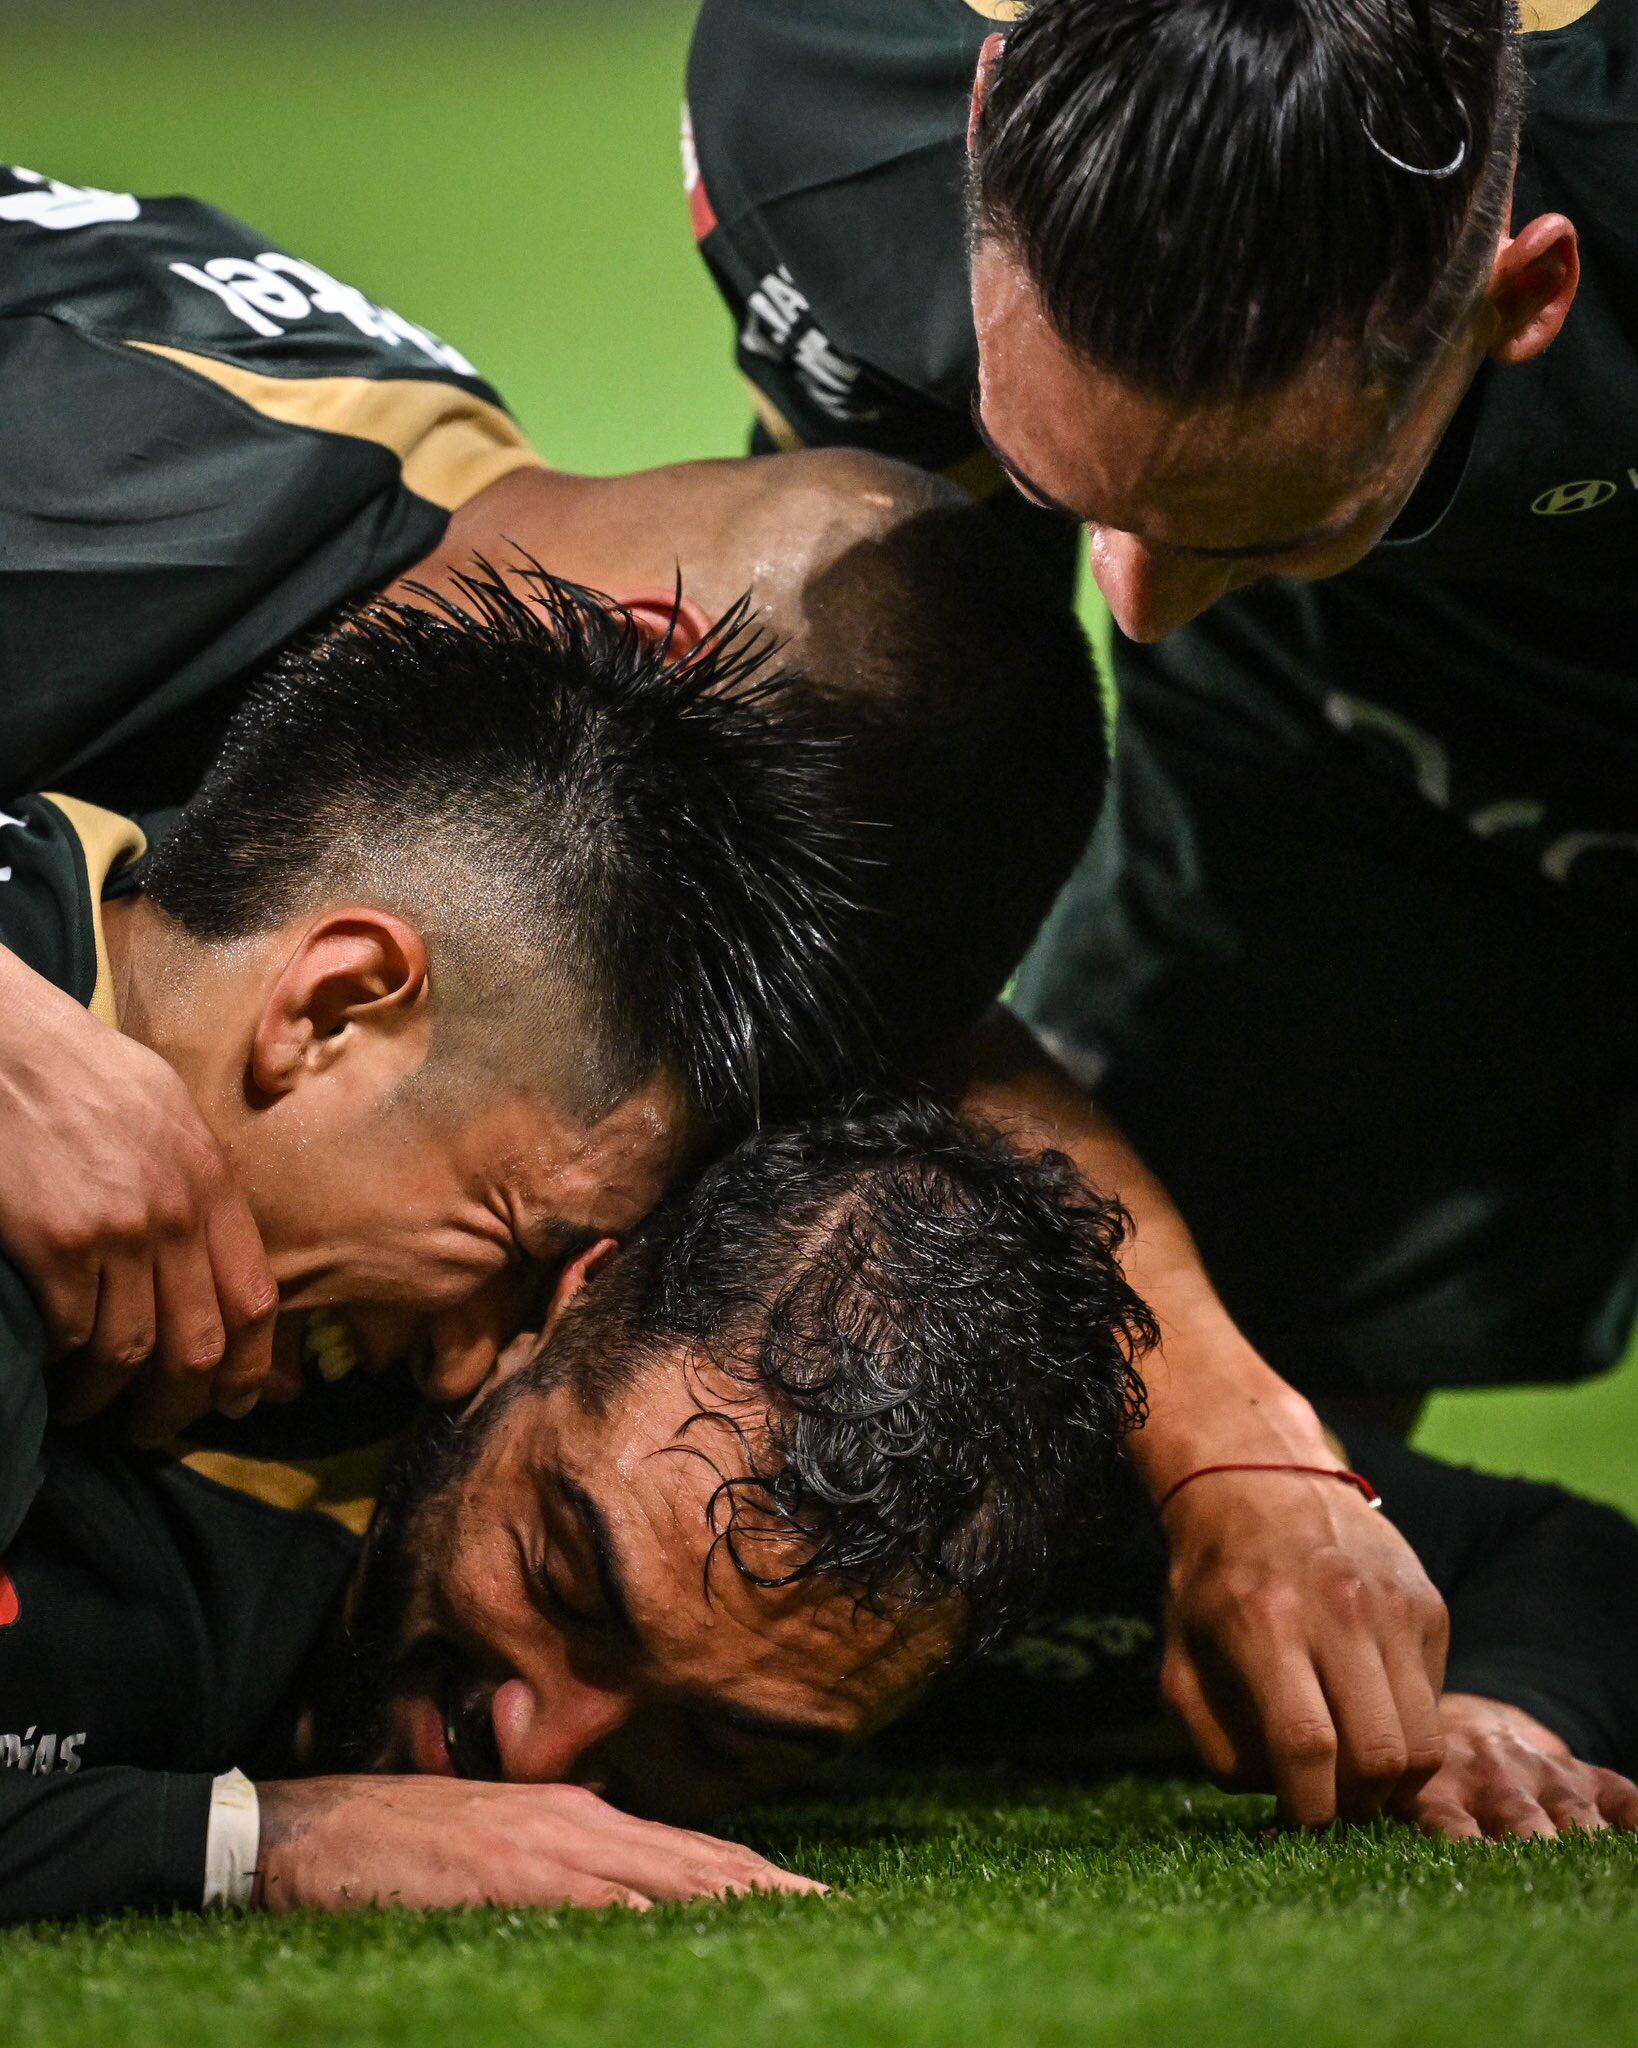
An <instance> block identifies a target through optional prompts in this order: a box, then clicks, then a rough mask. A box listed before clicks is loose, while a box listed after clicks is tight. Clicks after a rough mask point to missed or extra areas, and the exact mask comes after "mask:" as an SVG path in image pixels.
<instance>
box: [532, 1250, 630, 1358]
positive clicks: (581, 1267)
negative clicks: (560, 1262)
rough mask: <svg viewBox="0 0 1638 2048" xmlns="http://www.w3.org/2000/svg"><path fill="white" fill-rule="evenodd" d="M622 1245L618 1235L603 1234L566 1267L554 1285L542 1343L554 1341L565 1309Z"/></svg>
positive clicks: (543, 1326) (542, 1329)
mask: <svg viewBox="0 0 1638 2048" xmlns="http://www.w3.org/2000/svg"><path fill="white" fill-rule="evenodd" d="M619 1249H620V1246H619V1244H618V1243H617V1242H616V1240H615V1239H614V1238H612V1237H600V1238H599V1239H598V1240H597V1242H596V1243H595V1244H592V1245H588V1246H587V1247H586V1249H585V1250H584V1251H583V1252H580V1253H578V1254H577V1255H576V1256H575V1257H574V1258H572V1259H570V1261H569V1262H568V1264H567V1265H566V1266H564V1267H563V1269H562V1271H561V1272H560V1273H559V1274H558V1276H557V1280H556V1282H555V1284H554V1285H553V1288H552V1298H551V1302H550V1304H549V1305H548V1307H547V1310H546V1321H545V1323H544V1324H543V1325H542V1327H541V1332H540V1341H541V1343H542V1344H550V1343H551V1341H552V1339H553V1337H554V1336H556V1334H557V1326H558V1324H559V1323H561V1322H562V1320H563V1316H564V1312H565V1311H566V1310H567V1308H568V1306H569V1304H570V1302H572V1301H573V1300H574V1298H575V1296H576V1295H577V1294H578V1293H579V1292H580V1290H581V1288H582V1287H584V1286H585V1284H586V1282H587V1281H588V1280H589V1279H590V1278H591V1276H592V1275H593V1274H594V1273H595V1272H596V1271H597V1269H598V1267H599V1266H602V1265H604V1264H606V1263H607V1261H608V1260H610V1259H612V1258H613V1256H614V1254H615V1253H616V1252H617V1251H618V1250H619Z"/></svg>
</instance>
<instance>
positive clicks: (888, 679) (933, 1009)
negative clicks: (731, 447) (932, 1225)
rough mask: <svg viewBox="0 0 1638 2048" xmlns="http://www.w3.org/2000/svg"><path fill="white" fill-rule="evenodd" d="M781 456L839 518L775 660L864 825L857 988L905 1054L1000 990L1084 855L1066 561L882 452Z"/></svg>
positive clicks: (1091, 750)
mask: <svg viewBox="0 0 1638 2048" xmlns="http://www.w3.org/2000/svg"><path fill="white" fill-rule="evenodd" d="M786 461H787V462H788V463H789V464H791V465H792V466H793V467H792V469H791V470H790V471H788V472H787V474H788V475H790V476H792V477H794V478H795V479H798V480H799V481H797V482H794V483H792V484H791V485H789V486H788V488H791V489H796V490H803V491H813V492H815V493H816V494H817V495H818V497H819V498H820V499H821V500H822V501H824V502H825V503H827V504H828V505H829V506H830V508H831V511H832V515H833V516H832V518H831V520H830V521H829V522H828V523H827V521H826V519H825V517H824V516H823V514H820V513H816V514H815V515H813V517H812V521H811V525H812V529H813V534H814V536H816V542H814V543H810V545H809V547H808V549H807V552H806V556H805V559H804V563H803V568H802V573H801V578H800V588H799V589H798V590H797V591H796V592H794V593H793V594H792V595H791V597H790V598H789V599H788V600H787V604H786V609H788V611H789V614H790V621H789V628H788V631H789V638H788V642H787V645H788V652H789V658H790V660H791V662H792V663H793V666H794V667H795V668H796V670H797V671H798V673H799V675H800V678H801V687H802V689H803V691H804V693H805V695H806V697H807V700H808V701H809V703H810V704H811V705H812V707H813V708H814V710H815V711H816V712H817V714H818V716H819V718H820V720H821V722H822V723H823V724H824V726H825V728H826V729H827V730H828V731H830V732H831V733H832V734H833V735H834V736H835V738H836V739H837V741H838V743H839V745H840V746H841V747H842V749H843V762H844V771H845V776H846V781H847V785H848V796H849V808H850V813H851V815H852V816H853V817H854V818H856V819H858V820H861V821H863V824H864V828H865V829H864V831H863V832H862V834H861V852H862V855H863V859H864V863H865V864H864V867H863V870H862V874H861V881H860V887H861V889H862V892H863V896H864V900H865V904H866V906H867V910H868V915H867V917H866V920H865V926H864V930H863V933H862V936H861V940H860V951H861V958H862V959H863V960H864V962H865V976H866V981H867V986H868V988H869V990H870V995H871V998H872V1001H873V1002H874V1003H875V1005H876V1006H877V1009H878V1011H879V1013H880V1014H881V1016H882V1017H883V1019H884V1022H885V1024H886V1026H887V1027H888V1032H889V1036H890V1039H891V1041H892V1042H893V1044H894V1045H895V1047H896V1049H897V1050H898V1051H899V1052H900V1053H901V1054H904V1055H915V1054H919V1053H921V1052H924V1051H926V1050H928V1049H930V1048H934V1047H936V1046H937V1045H938V1044H939V1043H940V1042H941V1041H943V1040H945V1039H947V1038H948V1037H950V1036H951V1035H952V1034H953V1033H955V1032H956V1031H958V1030H960V1029H961V1028H963V1027H964V1026H965V1025H967V1024H969V1023H971V1022H972V1021H973V1019H974V1018H975V1017H977V1016H978V1015H979V1014H980V1013H981V1012H982V1011H983V1010H984V1008H985V1007H986V1006H987V1005H988V1004H989V1003H990V1002H992V1001H993V1000H994V999H995V997H996V996H998V995H999V994H1000V992H1001V989H1002V987H1003V986H1004V984H1005V983H1006V981H1007V979H1008V977H1009V976H1010V975H1011V973H1012V971H1013V969H1014V968H1015V967H1016V966H1017V965H1018V962H1019V961H1020V960H1021V959H1022V957H1023V955H1024V953H1025V951H1026V950H1027V948H1028V946H1029V943H1030V940H1031V939H1032V938H1033V937H1034V935H1035V932H1036V930H1037V929H1038V927H1039V926H1040V924H1041V921H1042V919H1043V918H1044V917H1045V916H1046V913H1047V911H1048V909H1050V907H1051V905H1052V901H1053V898H1054V897H1055V896H1056V895H1057V893H1058V890H1059V888H1060V887H1061V886H1062V884H1063V882H1064V881H1065V879H1066V878H1067V876H1068V874H1069V871H1070V869H1071V868H1072V867H1073V865H1074V863H1075V861H1076V860H1077V859H1078V858H1079V856H1080V854H1081V852H1082V850H1083V849H1084V847H1085V845H1086V841H1087V838H1088V836H1089V835H1090V833H1091V830H1092V826H1093V823H1094V821H1095V819H1096V817H1097V814H1098V809H1099V805H1100V803H1101V800H1102V793H1103V789H1104V784H1105V780H1106V777H1107V771H1108V752H1107V742H1106V734H1105V724H1104V712H1103V704H1102V700H1101V697H1100V695H1099V690H1098V683H1097V676H1096V673H1095V671H1094V668H1093V664H1092V657H1091V654H1090V652H1089V650H1088V647H1087V643H1086V638H1085V635H1084V633H1083V632H1082V630H1081V628H1080V625H1079V623H1078V621H1077V619H1076V616H1075V612H1074V606H1073V575H1072V572H1070V571H1069V570H1068V567H1067V563H1057V564H1055V565H1054V566H1055V567H1057V568H1058V569H1059V570H1060V571H1061V573H1059V574H1057V575H1056V576H1054V575H1053V574H1051V573H1049V572H1048V571H1047V570H1046V569H1044V568H1043V566H1042V565H1041V564H1039V563H1037V562H1034V561H1032V560H1031V559H1030V557H1029V556H1028V555H1027V554H1025V553H1024V552H1023V550H1022V549H1020V548H1019V547H1018V546H1017V544H1016V542H1015V541H1014V540H1013V539H1012V537H1011V536H1010V535H1009V534H1008V533H1007V532H1006V531H1005V529H1004V528H1003V526H1002V524H1001V522H1000V521H998V520H997V519H996V518H995V516H994V514H993V513H992V512H991V511H989V510H987V509H986V508H985V507H984V506H982V505H979V504H975V503H974V501H973V500H972V499H971V498H969V497H968V496H967V494H966V493H965V492H963V491H960V490H958V489H956V487H955V486H954V485H952V484H948V483H945V482H942V481H940V480H939V479H937V478H935V477H929V476H926V475H924V474H922V473H921V472H919V471H915V470H911V469H908V468H906V467H905V466H904V465H902V464H900V463H896V462H888V461H885V460H883V459H882V458H880V457H876V456H867V455H861V454H853V453H846V454H844V453H841V452H835V453H827V454H825V455H824V456H813V457H809V456H797V457H790V458H786ZM768 470H769V474H770V476H777V475H778V474H779V464H778V460H777V459H773V458H770V459H768ZM779 487H780V486H776V488H779ZM783 623H784V621H782V624H783Z"/></svg>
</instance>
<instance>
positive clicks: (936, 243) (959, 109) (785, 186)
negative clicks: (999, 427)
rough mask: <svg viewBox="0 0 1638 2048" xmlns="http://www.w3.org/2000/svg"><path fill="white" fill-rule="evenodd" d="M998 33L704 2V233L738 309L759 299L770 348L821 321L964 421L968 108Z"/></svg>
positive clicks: (697, 203)
mask: <svg viewBox="0 0 1638 2048" xmlns="http://www.w3.org/2000/svg"><path fill="white" fill-rule="evenodd" d="M995 25H996V24H995V18H994V6H993V5H992V4H991V0H985V4H984V6H983V7H982V8H979V7H976V6H974V5H971V4H969V0H898V4H896V5H895V6H893V7H891V8H883V7H881V6H879V5H877V4H873V0H819V4H817V5H814V6H804V7H801V8H791V7H787V6H783V5H779V4H776V0H706V5H705V7H704V9H703V10H702V12H701V15H700V18H699V23H698V26H697V28H696V31H695V35H694V42H693V46H692V49H691V52H690V57H689V65H688V117H689V121H690V124H691V132H690V134H689V136H688V137H687V138H686V139H685V158H688V159H690V161H689V173H690V178H691V184H692V190H691V201H692V206H693V213H694V225H695V230H696V233H697V234H698V235H699V236H700V238H701V240H702V243H703V245H704V250H705V254H706V257H707V260H708V261H709V262H710V263H711V264H712V267H713V269H714V270H715V271H716V272H717V275H718V278H719V282H721V283H723V285H724V287H725V289H726V290H727V292H728V294H729V296H730V297H731V298H735V299H737V300H738V301H739V303H740V304H741V305H742V306H743V305H744V304H746V302H748V301H749V299H750V297H751V295H752V294H753V293H755V292H756V291H758V290H760V291H761V292H762V293H763V295H764V298H765V299H766V301H767V305H766V308H765V309H764V310H763V312H762V313H761V316H760V317H761V322H762V329H763V330H766V331H765V332H762V333H761V339H762V340H763V341H764V342H765V343H767V344H768V345H770V346H773V347H775V348H777V347H779V346H780V345H781V335H782V331H783V330H785V329H787V328H788V327H789V325H790V322H791V320H792V318H793V308H794V309H796V314H797V315H798V316H799V315H805V314H806V313H807V312H808V311H809V310H810V309H811V314H812V319H813V322H814V324H815V325H817V326H818V327H819V328H820V329H821V330H822V334H823V336H824V337H825V338H827V339H828V341H829V342H830V343H831V344H832V345H833V346H834V348H835V349H836V350H837V351H838V352H839V353H840V354H841V355H842V356H843V357H844V358H847V359H849V360H850V361H852V362H856V363H859V364H862V365H864V366H866V367H867V368H868V369H869V370H871V371H874V372H878V373H880V374H881V375H882V376H883V377H885V378H886V379H887V380H888V382H889V383H890V384H893V385H896V386H899V387H902V388H903V389H905V390H906V391H909V392H911V393H915V394H917V395H919V396H922V397H925V398H931V399H934V400H937V401H939V402H941V403H945V404H950V405H955V406H959V407H961V408H963V409H964V408H965V403H966V393H967V389H968V388H969V386H970V382H971V377H972V354H973V348H972V338H971V325H970V317H969V314H968V309H967V294H966V261H965V243H964V227H963V197H962V191H963V180H964V176H965V162H966V154H965V135H966V121H967V107H968V101H969V98H970V95H971V90H972V80H973V75H974V72H975V70H976V68H977V64H978V53H979V50H980V49H981V47H982V45H983V41H984V38H985V36H986V35H987V34H990V33H992V32H993V30H994V28H995ZM798 302H800V305H799V306H798ZM757 338H758V337H757V335H756V334H753V336H752V342H753V344H754V342H755V340H756V339H757Z"/></svg>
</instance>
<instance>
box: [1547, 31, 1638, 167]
mask: <svg viewBox="0 0 1638 2048" xmlns="http://www.w3.org/2000/svg"><path fill="white" fill-rule="evenodd" d="M1520 23H1521V27H1522V29H1523V49H1524V63H1525V69H1526V70H1527V72H1528V73H1529V79H1530V87H1529V91H1530V97H1529V102H1528V106H1527V109H1526V114H1525V123H1526V134H1527V138H1528V139H1529V141H1530V143H1531V145H1532V146H1533V148H1534V149H1535V150H1536V151H1537V152H1538V153H1540V152H1543V151H1545V153H1547V154H1548V155H1549V156H1550V157H1551V159H1552V160H1553V161H1554V163H1555V164H1557V163H1559V162H1562V163H1563V165H1564V167H1565V168H1566V169H1572V168H1573V167H1574V165H1575V164H1576V163H1577V162H1578V161H1579V162H1583V163H1585V164H1586V165H1587V166H1588V167H1589V168H1591V167H1592V166H1594V165H1596V166H1597V167H1598V168H1599V170H1600V171H1601V172H1604V173H1614V174H1616V175H1617V176H1618V177H1619V176H1620V174H1622V173H1623V172H1624V173H1625V176H1624V178H1622V181H1621V182H1622V187H1623V191H1624V192H1631V191H1632V190H1633V189H1634V186H1635V185H1638V151H1635V150H1634V148H1633V140H1632V138H1633V129H1634V126H1635V125H1638V0H1523V4H1522V6H1521V8H1520Z"/></svg>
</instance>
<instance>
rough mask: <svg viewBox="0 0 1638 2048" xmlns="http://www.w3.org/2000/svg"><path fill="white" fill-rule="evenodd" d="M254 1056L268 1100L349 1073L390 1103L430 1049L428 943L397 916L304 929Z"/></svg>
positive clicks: (357, 1084)
mask: <svg viewBox="0 0 1638 2048" xmlns="http://www.w3.org/2000/svg"><path fill="white" fill-rule="evenodd" d="M296 933H297V935H296V937H295V939H294V942H293V944H292V945H291V948H290V950H289V953H288V954H287V956H286V958H285V962H284V965H283V966H282V968H280V970H279V974H278V978H277V979H276V980H275V982H274V984H273V986H272V988H271V989H270V990H269V991H268V995H267V999H266V1001H265V1002H264V1003H263V1005H262V1011H261V1016H260V1017H259V1018H258V1020H257V1023H256V1029H255V1033H254V1035H253V1037H252V1039H251V1047H250V1074H249V1080H250V1084H251V1087H252V1089H253V1091H254V1093H255V1094H256V1095H258V1096H260V1097H261V1098H262V1099H263V1100H264V1101H268V1100H271V1099H273V1098H275V1097H277V1096H280V1095H287V1094H289V1093H290V1091H291V1090H292V1089H294V1088H297V1087H299V1086H301V1085H302V1084H303V1083H305V1082H309V1081H313V1080H317V1079H319V1078H322V1077H334V1076H336V1075H338V1074H341V1073H343V1072H345V1074H346V1077H347V1080H348V1082H349V1084H350V1085H351V1086H352V1087H354V1088H358V1089H361V1090H363V1091H365V1092H367V1093H369V1092H373V1093H380V1094H385V1093H386V1092H387V1091H388V1090H389V1089H391V1088H392V1087H394V1086H395V1085H396V1084H397V1083H398V1082H399V1081H401V1080H403V1079H405V1078H406V1077H407V1076H408V1075H410V1074H412V1073H414V1071H415V1070H416V1068H417V1067H419V1066H420V1065H421V1063H422V1062H423V1061H424V1060H425V1058H426V1056H427V1052H428V1050H429V1047H430V1044H431V1021H430V1018H429V1016H428V1014H427V1011H428V997H429V992H430V991H429V983H428V976H427V949H426V942H425V940H424V939H423V938H422V937H421V934H420V933H419V932H418V931H417V930H416V929H415V927H414V926H413V925H409V924H406V923H405V922H404V920H403V919H402V918H401V917H394V916H393V915H392V914H391V912H390V911H385V910H376V909H372V908H361V909H351V910H341V911H334V912H332V913H330V914H329V915H328V916H326V917H322V918H320V919H319V920H318V922H317V923H315V924H312V925H309V926H306V927H297V928H296Z"/></svg>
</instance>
